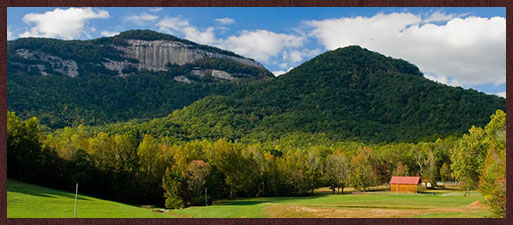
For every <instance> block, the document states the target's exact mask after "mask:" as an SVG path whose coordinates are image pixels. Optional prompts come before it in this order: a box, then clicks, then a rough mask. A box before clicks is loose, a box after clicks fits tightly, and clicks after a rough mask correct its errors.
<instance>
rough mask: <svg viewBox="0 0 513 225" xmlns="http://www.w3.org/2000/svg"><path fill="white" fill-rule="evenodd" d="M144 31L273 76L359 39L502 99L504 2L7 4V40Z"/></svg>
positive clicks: (434, 76) (429, 73)
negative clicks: (237, 58)
mask: <svg viewBox="0 0 513 225" xmlns="http://www.w3.org/2000/svg"><path fill="white" fill-rule="evenodd" d="M133 29H150V30H154V31H157V32H162V33H166V34H171V35H174V36H177V37H180V38H185V39H189V40H191V41H194V42H197V43H201V44H206V45H212V46H216V47H219V48H222V49H226V50H230V51H233V52H235V53H237V54H239V55H242V56H245V57H249V58H253V59H255V60H256V61H258V62H260V63H262V64H263V65H264V66H265V67H266V68H267V69H269V70H270V71H272V72H273V73H274V74H275V75H276V76H279V75H281V74H283V73H286V72H287V71H288V70H290V69H292V68H294V67H296V66H298V65H300V64H301V63H303V62H305V61H307V60H309V59H311V58H313V57H315V56H317V55H319V54H321V53H323V52H326V51H329V50H334V49H337V48H340V47H345V46H349V45H359V46H362V47H364V48H367V49H369V50H372V51H376V52H379V53H381V54H384V55H387V56H391V57H394V58H402V59H404V60H407V61H409V62H411V63H413V64H415V65H417V66H419V68H420V70H421V71H422V72H423V73H424V76H425V77H426V78H428V79H431V80H434V81H437V82H440V83H443V84H447V85H451V86H460V87H463V88H472V89H475V90H479V91H482V92H485V93H488V94H496V95H499V96H503V97H505V96H506V8H504V7H493V8H478V7H470V8H466V7H459V8H423V7H413V8H343V7H340V8H339V7H334V8H330V7H326V8H324V7H323V8H321V7H318V8H317V7H315V8H312V7H308V8H280V7H274V8H238V7H231V8H215V7H208V8H195V7H190V8H187V7H186V8H179V7H172V8H129V7H117V8H114V7H104V8H44V7H37V8H19V7H9V8H7V39H8V40H14V39H17V38H22V37H50V38H58V39H64V40H72V39H78V40H87V39H94V38H99V37H104V36H113V35H116V34H118V33H119V32H122V31H126V30H133Z"/></svg>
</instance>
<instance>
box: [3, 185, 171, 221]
mask: <svg viewBox="0 0 513 225" xmlns="http://www.w3.org/2000/svg"><path fill="white" fill-rule="evenodd" d="M74 205H75V195H74V193H69V192H64V191H59V190H55V189H51V188H45V187H41V186H36V185H31V184H26V183H23V182H19V181H16V180H11V179H9V180H7V217H8V218H72V217H73V213H74ZM77 213H78V217H80V218H161V217H164V218H165V217H170V216H169V215H168V214H162V213H155V212H152V211H151V210H150V209H143V208H139V207H135V206H131V205H126V204H121V203H117V202H112V201H106V200H101V199H97V198H92V197H88V196H84V195H79V199H78V211H77Z"/></svg>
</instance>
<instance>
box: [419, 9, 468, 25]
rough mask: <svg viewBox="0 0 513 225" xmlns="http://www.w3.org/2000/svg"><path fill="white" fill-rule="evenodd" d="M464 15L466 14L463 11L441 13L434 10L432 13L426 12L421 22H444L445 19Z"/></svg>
mask: <svg viewBox="0 0 513 225" xmlns="http://www.w3.org/2000/svg"><path fill="white" fill-rule="evenodd" d="M466 15H467V13H464V14H454V13H450V14H446V13H443V12H440V11H436V12H434V13H431V14H427V15H426V17H427V18H425V19H423V20H422V22H423V23H433V22H445V21H449V20H452V19H454V18H458V17H463V16H466Z"/></svg>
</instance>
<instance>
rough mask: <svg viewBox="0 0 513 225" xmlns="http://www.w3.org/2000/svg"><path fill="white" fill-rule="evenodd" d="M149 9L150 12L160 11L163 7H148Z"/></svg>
mask: <svg viewBox="0 0 513 225" xmlns="http://www.w3.org/2000/svg"><path fill="white" fill-rule="evenodd" d="M148 11H150V12H160V11H162V8H150V9H148Z"/></svg>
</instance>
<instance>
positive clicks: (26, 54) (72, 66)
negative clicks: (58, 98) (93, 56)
mask: <svg viewBox="0 0 513 225" xmlns="http://www.w3.org/2000/svg"><path fill="white" fill-rule="evenodd" d="M16 54H17V55H18V56H20V57H21V58H24V59H28V60H34V61H37V62H41V63H37V64H32V65H30V66H28V68H29V70H30V69H31V68H38V69H39V72H40V74H41V75H47V72H46V70H47V69H51V70H53V71H55V72H58V73H61V74H64V75H67V76H70V77H76V76H78V65H77V62H75V61H74V60H65V59H62V58H61V57H58V56H54V55H50V54H47V53H45V52H40V51H31V50H28V49H23V48H22V49H17V50H16ZM44 63H48V64H50V67H51V68H46V66H45V65H44Z"/></svg>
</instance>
